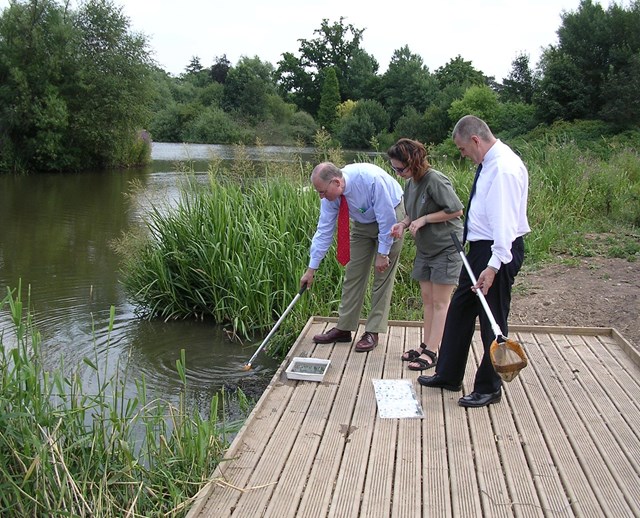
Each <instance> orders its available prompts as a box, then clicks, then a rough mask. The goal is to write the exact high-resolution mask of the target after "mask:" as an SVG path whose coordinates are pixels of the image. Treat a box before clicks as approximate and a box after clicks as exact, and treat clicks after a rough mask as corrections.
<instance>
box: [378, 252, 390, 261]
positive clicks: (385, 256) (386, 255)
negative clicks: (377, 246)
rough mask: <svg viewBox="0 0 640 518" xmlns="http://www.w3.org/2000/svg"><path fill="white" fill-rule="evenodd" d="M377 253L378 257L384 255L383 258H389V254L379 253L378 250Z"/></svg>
mask: <svg viewBox="0 0 640 518" xmlns="http://www.w3.org/2000/svg"><path fill="white" fill-rule="evenodd" d="M378 255H379V256H380V257H384V258H385V259H389V255H388V254H381V253H380V252H378Z"/></svg>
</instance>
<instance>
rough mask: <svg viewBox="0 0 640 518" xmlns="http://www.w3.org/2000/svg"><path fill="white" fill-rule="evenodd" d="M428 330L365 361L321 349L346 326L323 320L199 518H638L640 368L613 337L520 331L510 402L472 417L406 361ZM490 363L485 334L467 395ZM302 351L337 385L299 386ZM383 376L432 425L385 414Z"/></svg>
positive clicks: (197, 507)
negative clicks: (326, 337) (519, 362)
mask: <svg viewBox="0 0 640 518" xmlns="http://www.w3.org/2000/svg"><path fill="white" fill-rule="evenodd" d="M421 324H422V323H421V322H412V323H411V324H410V325H404V324H399V323H397V322H391V323H390V327H389V332H388V334H386V335H381V336H380V338H381V342H380V345H379V346H378V347H377V348H376V349H375V350H374V351H373V352H371V353H365V354H361V353H354V352H353V350H352V347H353V343H351V344H342V343H340V344H325V345H316V344H314V343H313V341H312V339H311V338H312V336H313V334H315V333H318V332H322V331H324V330H326V329H328V328H330V327H333V326H334V325H335V319H333V318H317V317H314V318H312V319H310V320H309V322H308V323H307V325H306V326H305V329H304V330H303V333H302V334H301V335H300V337H299V338H298V340H297V341H296V344H294V346H293V347H292V349H291V351H290V353H289V355H288V356H287V359H285V362H283V364H282V366H281V367H280V369H279V370H278V372H277V373H276V376H275V377H274V379H273V380H272V382H271V383H270V385H269V387H267V390H266V391H265V393H264V394H263V396H262V397H261V398H260V400H259V401H258V403H257V405H256V407H255V408H254V410H253V412H252V413H251V415H250V416H249V419H248V420H247V422H246V423H245V425H244V426H243V428H242V430H241V431H240V433H239V434H238V435H237V437H236V439H235V440H234V442H233V444H232V445H231V448H230V449H229V450H228V452H227V455H226V456H225V459H226V460H225V461H224V462H223V463H221V464H220V466H219V467H218V469H217V470H216V472H215V473H214V478H213V480H212V482H211V483H210V484H209V485H208V486H207V487H206V488H205V489H203V491H201V492H200V494H199V495H198V496H197V499H196V500H195V503H194V505H193V506H192V507H191V509H190V511H189V514H188V517H189V518H195V517H196V516H199V517H215V518H221V517H225V516H234V517H244V516H261V517H263V516H269V517H276V516H277V517H298V516H309V517H313V518H316V517H327V516H336V517H342V516H349V517H351V516H353V517H362V518H365V517H366V518H376V517H382V516H384V517H407V518H409V517H410V518H413V517H418V516H422V517H432V516H443V517H444V516H446V517H449V516H453V517H464V518H466V517H468V516H496V517H498V516H509V517H510V516H515V517H530V516H531V517H533V516H536V517H537V516H547V517H553V518H562V517H574V516H576V517H591V516H594V517H595V516H598V517H599V516H631V515H634V516H639V515H640V512H639V509H640V484H638V482H639V481H640V437H639V434H640V431H639V430H640V382H639V379H640V376H639V369H638V367H639V364H638V363H636V358H635V357H633V355H631V356H630V355H628V354H626V347H627V346H628V343H627V344H625V342H624V340H623V339H622V338H621V337H620V336H619V335H617V334H616V333H615V332H614V330H610V329H609V330H607V329H604V330H602V329H600V330H596V329H591V328H587V331H586V332H585V333H584V334H581V333H580V332H579V331H580V330H582V328H558V327H553V326H545V329H548V330H549V331H548V332H545V333H539V332H536V329H538V327H535V328H533V326H511V328H510V331H511V333H512V336H513V333H514V332H516V328H523V329H527V328H529V327H532V328H533V331H532V332H528V331H518V335H517V336H518V338H517V339H518V341H519V342H520V343H521V344H522V345H523V346H524V347H525V350H526V351H527V354H528V355H529V359H530V366H529V367H528V368H527V369H525V370H523V371H522V373H521V374H520V376H519V377H518V378H516V380H514V381H513V382H511V383H508V384H505V387H504V394H503V401H502V402H501V403H500V404H497V405H491V406H490V407H487V408H481V409H464V408H462V407H459V406H458V404H457V401H458V398H459V397H460V396H461V395H462V394H461V393H460V392H451V391H443V390H437V389H428V388H424V387H421V386H420V385H418V384H417V381H416V378H417V376H418V375H420V374H423V373H420V372H414V371H409V370H408V369H407V368H406V363H404V362H402V361H401V360H400V355H401V354H402V352H403V351H404V350H406V349H409V348H415V347H416V346H417V345H418V344H419V343H420V341H421V340H420V335H421V332H422V329H421V327H422V325H421ZM363 325H364V322H363V321H362V322H361V326H360V327H361V329H359V330H358V333H356V338H357V337H358V336H359V335H360V334H361V333H362V332H363V331H364V329H363V328H362V326H363ZM560 329H562V330H566V332H565V331H562V332H559V330H560ZM598 331H599V332H598ZM481 354H482V346H481V343H480V335H479V333H475V334H474V338H473V343H472V350H471V354H470V355H469V359H468V363H467V370H466V373H465V378H464V381H463V386H464V389H465V390H464V392H470V391H471V390H472V388H473V379H474V377H475V372H476V368H477V362H478V360H479V358H480V355H481ZM293 356H313V357H319V358H327V357H328V358H330V359H331V361H332V364H331V367H330V369H329V371H328V373H327V375H326V376H325V380H324V381H323V382H322V383H315V382H302V381H301V382H297V381H290V380H286V378H285V377H284V375H283V371H284V369H285V368H286V366H287V365H288V363H289V361H290V359H291V358H292V357H293ZM433 372H434V371H433V370H430V371H426V372H424V374H432V373H433ZM375 378H383V379H401V378H408V379H411V380H412V381H413V383H414V386H415V388H416V391H417V393H418V396H419V398H420V401H421V403H422V406H423V409H424V411H425V414H426V418H425V419H380V418H379V417H378V415H377V414H378V412H377V404H376V401H375V393H374V390H373V383H372V379H375Z"/></svg>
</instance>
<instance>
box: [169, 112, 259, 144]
mask: <svg viewBox="0 0 640 518" xmlns="http://www.w3.org/2000/svg"><path fill="white" fill-rule="evenodd" d="M181 137H182V138H181V140H183V141H184V142H216V143H218V144H237V143H240V142H244V143H249V142H251V140H252V134H251V133H249V132H248V131H245V130H244V129H243V128H242V127H241V126H240V125H239V124H238V123H237V122H236V121H235V119H234V118H233V117H232V116H231V115H229V114H228V113H227V112H225V111H223V110H222V109H220V108H208V109H203V110H201V111H200V112H199V113H198V115H197V116H196V117H195V118H193V119H192V120H191V121H189V123H188V124H186V125H185V126H184V132H183V133H182V135H181Z"/></svg>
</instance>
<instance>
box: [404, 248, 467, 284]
mask: <svg viewBox="0 0 640 518" xmlns="http://www.w3.org/2000/svg"><path fill="white" fill-rule="evenodd" d="M461 268H462V257H460V254H459V253H458V252H455V251H454V252H447V251H445V252H443V253H441V254H439V255H436V256H435V257H427V256H426V255H423V254H420V253H418V254H417V255H416V258H415V261H414V262H413V271H412V272H411V277H412V278H413V279H415V280H416V281H431V282H433V283H434V284H458V278H459V277H460V269H461Z"/></svg>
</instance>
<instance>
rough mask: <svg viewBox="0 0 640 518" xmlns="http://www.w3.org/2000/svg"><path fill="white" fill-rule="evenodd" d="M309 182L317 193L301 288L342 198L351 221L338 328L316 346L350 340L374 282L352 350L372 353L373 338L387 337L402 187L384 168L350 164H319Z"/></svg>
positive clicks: (327, 241)
mask: <svg viewBox="0 0 640 518" xmlns="http://www.w3.org/2000/svg"><path fill="white" fill-rule="evenodd" d="M311 183H312V184H313V187H314V188H315V189H316V191H317V192H318V194H319V195H320V199H321V202H320V217H319V219H318V228H317V230H316V232H315V234H314V236H313V239H312V240H311V251H310V261H309V267H308V268H307V271H306V272H305V273H304V275H303V276H302V278H301V279H300V284H301V285H303V284H307V285H308V286H310V285H311V283H312V282H313V276H314V274H315V271H316V270H317V269H318V267H319V266H320V262H321V261H322V259H323V258H324V256H325V254H326V253H327V250H328V249H329V247H330V246H331V243H332V242H333V234H334V230H335V227H336V223H337V221H338V212H339V209H340V204H341V203H342V200H346V202H347V204H348V207H349V217H350V220H351V232H350V239H349V242H350V255H351V259H350V261H349V262H348V263H347V265H346V269H345V276H344V282H343V285H342V298H341V300H340V306H339V308H338V323H337V326H336V327H334V328H332V329H331V330H329V331H328V332H327V333H324V334H320V335H316V336H314V337H313V340H314V342H316V343H332V342H351V339H352V337H351V332H352V331H355V330H356V329H357V327H358V321H359V319H360V313H361V310H362V305H363V303H364V298H365V294H366V290H367V286H368V284H369V276H370V274H371V269H372V267H373V270H374V279H373V285H372V291H371V312H370V314H369V316H368V318H367V322H366V325H365V333H364V334H363V335H362V337H361V338H360V340H359V341H358V342H357V343H356V346H355V350H356V351H357V352H368V351H372V350H373V349H374V348H375V347H376V345H378V334H379V333H386V331H387V324H388V318H389V305H390V303H391V294H392V291H393V283H394V279H395V275H396V270H397V268H398V258H399V255H400V250H401V249H402V243H403V241H402V239H394V238H393V237H392V235H391V229H392V227H393V225H395V224H396V223H397V222H398V221H402V219H403V218H404V216H405V212H404V204H403V203H402V194H403V189H402V187H401V185H400V184H399V183H398V182H397V181H396V180H395V179H394V178H393V177H392V176H391V175H390V174H388V173H387V172H386V171H385V170H384V169H382V168H380V167H378V166H376V165H374V164H369V163H358V164H350V165H347V166H345V167H343V168H342V169H340V168H338V167H336V166H335V165H334V164H332V163H331V162H323V163H321V164H318V165H317V166H316V167H315V168H314V169H313V172H312V173H311Z"/></svg>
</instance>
